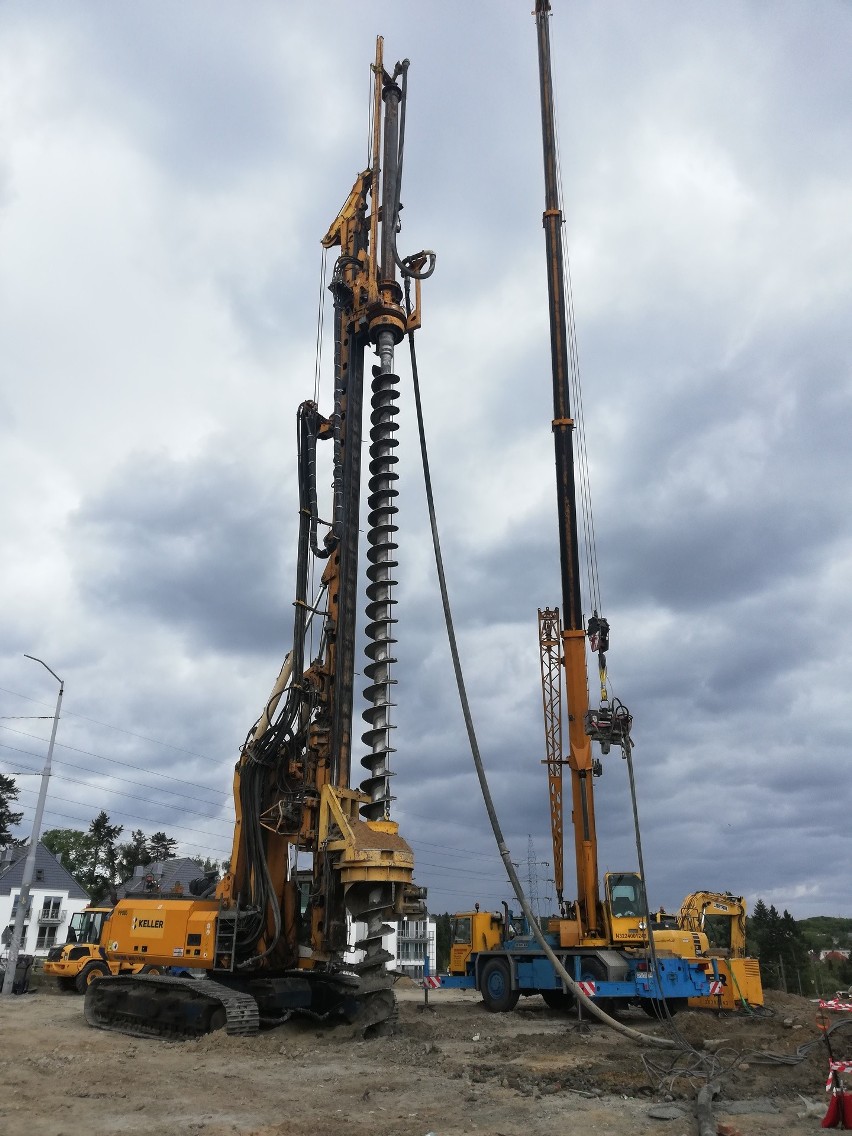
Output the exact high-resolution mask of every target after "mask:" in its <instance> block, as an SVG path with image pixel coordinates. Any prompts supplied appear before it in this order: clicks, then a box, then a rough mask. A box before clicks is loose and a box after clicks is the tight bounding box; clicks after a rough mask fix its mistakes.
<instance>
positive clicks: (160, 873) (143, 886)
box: [116, 856, 204, 899]
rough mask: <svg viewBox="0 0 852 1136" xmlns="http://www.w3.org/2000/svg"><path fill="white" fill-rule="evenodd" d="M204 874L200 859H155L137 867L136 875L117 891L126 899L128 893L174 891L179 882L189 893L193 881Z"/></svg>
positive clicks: (185, 892) (161, 893) (149, 893)
mask: <svg viewBox="0 0 852 1136" xmlns="http://www.w3.org/2000/svg"><path fill="white" fill-rule="evenodd" d="M203 875H204V869H203V868H202V867H201V865H200V864H199V863H198V861H197V860H191V859H190V858H189V857H187V856H184V857H176V858H175V859H172V860H154V861H153V863H151V864H146V865H145V866H144V868H137V869H136V874H135V875H133V876H131V877H130V879H129V880H125V881H124V883H123V884H119V886H118V887H117V888H116V893H117V895H118V898H119V899H124V897H125V896H127V895H151V893H152V892H159V894H160V895H165V894H168V892H171V891H174V889H175V885H176V884H179V885H180V887H181V889H182V890H183V893H184V895H189V894H190V892H189V885H190V883H191V881H192V880H197V879H199V877H200V876H203ZM152 885H153V886H152Z"/></svg>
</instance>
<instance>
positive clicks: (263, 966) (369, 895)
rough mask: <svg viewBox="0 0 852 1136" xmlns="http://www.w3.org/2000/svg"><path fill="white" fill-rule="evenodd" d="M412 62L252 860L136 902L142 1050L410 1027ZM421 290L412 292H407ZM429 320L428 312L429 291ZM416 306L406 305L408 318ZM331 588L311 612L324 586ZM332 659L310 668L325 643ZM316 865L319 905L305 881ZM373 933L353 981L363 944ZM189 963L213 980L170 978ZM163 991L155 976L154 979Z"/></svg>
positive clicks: (349, 281) (377, 180) (427, 261)
mask: <svg viewBox="0 0 852 1136" xmlns="http://www.w3.org/2000/svg"><path fill="white" fill-rule="evenodd" d="M408 66H409V64H408V60H405V61H403V62H402V63H397V64H396V66H395V67H394V68H393V70H392V72H390V73H389V72H388V71H387V70H385V67H384V61H383V41H382V39H381V37H379V39H378V40H377V44H376V58H375V63H374V64H373V67H372V73H373V93H372V96H371V108H372V134H371V153H370V164H369V166H368V168H366V169H365V170H364V171H363V172H362V173H360V174H359V176H358V177H357V178H356V181H355V184H354V185H353V187H352V190H351V192H350V193H349V195H348V197H347V198H346V200H345V202H344V204H343V207H342V208H341V209H340V212H339V213H338V215H337V217H336V218H335V220H334V222H333V223H332V225H331V226H330V228H329V229H328V232H327V233H326V234H325V236H324V237H323V239H322V245H323V248H324V249H325V250H334V251H335V252H336V259H335V262H334V267H333V271H332V274H331V280H330V284H329V288H330V291H331V293H332V297H333V302H334V361H333V369H334V395H333V406H332V408H331V413H329V414H328V415H327V416H324V415H323V414H321V413H320V411H319V408H318V406H317V404H316V402H314V401H306V402H304V403H302V405H301V406H300V407H299V409H298V414H297V422H298V484H299V529H298V546H297V556H296V585H295V601H294V619H293V639H292V646H291V648H290V650H289V652H288V653H287V656H286V658H285V661H284V664H283V666H282V668H281V671H280V673H279V675H278V678H277V680H276V682H275V684H274V686H273V689H272V692H271V694H270V696H269V698H268V699H267V701H266V703H265V705H264V708H263V712H262V713H261V715H260V717H259V718H258V720H257V721H256V723H255V724H254V726H253V727H252V729H251V730H250V731H249V734H248V737H247V738H246V741H245V743H244V745H243V746H242V749H241V752H240V756H239V760H238V761H237V764H236V769H235V773H234V786H233V787H234V802H235V813H236V818H235V824H234V837H233V851H232V855H231V860H230V865H229V870H228V872H227V874H226V875H225V877H224V879H223V880H221V881H220V882H218V883H216V884H213V883H212V881H208V882H205V881H204V880H200V881H197V886H194V887H193V888H191V889H190V890H191V891H193V892H195V893H197V894H193V895H191V896H156V897H152V898H127V899H123V900H120V901H119V902H118V903H117V904H116V905H115V907H114V908H113V910H112V912H111V914H110V916H109V920H108V926H107V927H106V928H105V929H104V932H103V934H102V936H101V942H102V943H104V944H105V949H106V951H107V952H108V954H109V956H110V958H111V959H115V960H118V961H120V962H123V963H125V964H128V965H133V964H138V963H142V964H143V969H144V970H147V971H148V973H147V974H141V975H124V976H116V977H107V976H103V977H100V976H97V975H95V976H94V977H96V978H97V981H92V982H90V984H89V986H88V990H87V993H86V1001H85V1013H86V1017H87V1020H88V1021H89V1023H90V1024H92V1025H95V1026H99V1027H102V1028H106V1029H118V1030H121V1031H123V1032H129V1033H136V1034H142V1035H160V1036H167V1037H194V1036H199V1035H200V1034H203V1033H205V1032H209V1031H210V1030H212V1029H217V1028H222V1027H224V1028H226V1029H227V1031H228V1032H230V1033H235V1034H251V1033H253V1032H255V1031H256V1030H257V1028H258V1025H259V1023H260V1022H270V1023H274V1022H277V1021H281V1020H283V1019H285V1018H286V1017H287V1016H289V1015H290V1014H291V1013H293V1012H299V1011H300V1012H304V1013H308V1014H311V1015H313V1016H314V1017H319V1018H332V1019H337V1020H339V1019H340V1018H341V1017H343V1018H345V1019H348V1020H349V1021H352V1022H355V1023H356V1025H357V1028H358V1029H360V1030H362V1031H366V1030H368V1029H372V1028H374V1027H380V1026H381V1025H383V1024H384V1023H387V1022H388V1021H389V1020H390V1019H391V1018H392V1016H393V1013H394V1006H395V1003H394V996H393V991H392V989H391V976H390V974H389V972H388V971H387V968H386V966H385V963H386V961H387V960H388V959H389V958H390V956H389V955H388V954H387V952H386V951H385V950H384V949H383V946H382V936H383V934H384V933H385V932H386V931H388V930H389V928H388V927H387V925H386V924H387V921H388V920H389V919H393V920H395V919H397V918H399V917H400V916H402V915H406V914H420V913H422V910H423V902H422V901H423V899H424V898H425V893H423V892H421V891H420V889H418V888H416V887H415V886H414V884H413V882H412V880H413V872H414V857H413V854H412V852H411V849H410V847H409V846H408V844H407V843H406V842H405V841H404V840H403V839H402V837H401V836H400V835H399V833H398V831H397V825H396V823H395V822H394V821H393V820H391V815H390V806H391V802H392V800H393V797H392V795H391V792H390V778H391V776H392V770H391V768H390V756H391V754H392V753H393V747H392V746H391V731H392V729H393V724H392V721H391V710H392V705H393V703H392V700H391V691H392V687H393V684H394V681H395V680H394V678H393V665H394V663H395V659H394V657H393V645H394V642H395V640H394V637H393V628H394V624H395V623H396V620H395V619H394V614H393V613H394V605H395V602H396V601H395V600H394V598H393V589H394V584H395V581H394V578H393V576H394V569H395V567H396V560H395V558H394V557H395V552H396V547H397V546H396V544H395V543H394V534H395V532H396V525H395V521H394V518H395V515H396V513H397V508H396V504H395V501H396V498H397V489H396V481H397V474H396V471H395V466H396V464H397V457H396V454H395V450H396V447H397V442H396V437H395V435H396V430H397V426H396V416H397V399H398V397H399V385H400V379H399V377H398V376H397V375H396V374H395V372H394V349H395V347H396V346H397V345H398V344H399V343H400V342H401V340H402V339H403V337H404V336H406V335H410V334H412V333H413V332H414V331H415V330H416V329H417V328H419V326H420V283H421V280H423V279H425V278H426V277H427V276H429V275H431V272H432V270H433V269H434V263H435V257H434V254H433V253H431V252H422V253H418V254H417V255H415V256H409V257H405V258H401V257H400V255H399V253H398V251H397V243H396V242H397V233H398V230H399V227H400V225H399V216H400V209H401V202H400V183H401V174H402V158H403V146H404V137H405V108H406V97H407V77H408ZM401 281H402V283H401ZM412 283H413V284H414V294H415V298H414V302H413V303H412V302H411V299H410V293H411V284H412ZM404 300H405V302H404ZM368 350H369V351H373V352H374V353H375V355H376V356H377V357H378V363H377V364H376V365H375V366H373V368H372V382H371V388H370V393H369V397H370V412H369V413H370V426H369V441H368V445H367V447H366V450H367V453H368V455H369V467H368V473H369V480H368V483H367V496H366V503H367V518H366V526H365V532H366V541H367V552H366V559H367V562H368V567H367V569H366V576H367V581H366V587H365V592H366V617H367V624H366V629H365V634H366V639H367V646H366V655H367V661H366V664H365V665H363V667H362V670H363V673H364V674H365V675H366V677H367V679H368V685H367V687H366V689H365V690H364V692H363V694H364V698H365V700H366V703H367V708H366V709H365V710H364V711H363V715H362V716H363V718H364V720H365V722H366V730H365V731H364V732H363V733H362V735H361V739H362V742H363V743H364V746H365V749H366V753H365V755H364V756H363V757H362V758H361V765H362V766H363V767H364V771H365V772H364V775H363V779H362V780H361V783H360V788H358V789H355V788H352V787H351V783H350V777H351V765H352V756H353V754H352V751H353V742H352V729H353V724H352V719H353V708H354V675H355V662H356V613H357V607H358V602H359V520H360V518H359V513H360V503H361V489H362V468H361V467H362V460H361V459H362V448H363V442H364V441H366V439H365V438H364V436H363V435H364V433H365V430H364V426H363V418H364V409H365V408H364V403H365V391H364V367H365V356H366V354H367V352H368ZM323 445H324V446H325V450H326V452H327V454H328V457H329V458H330V465H331V471H332V472H331V506H330V514H329V515H328V517H327V519H323V518H322V517H321V516H320V512H319V506H318V493H317V457H318V452H319V451H320V449H321V447H322V446H323ZM317 563H322V564H323V565H324V569H323V571H322V575H321V582H320V584H319V586H318V588H317V591H316V594H311V592H310V587H311V580H312V579H313V574H312V568H313V567H314V565H316V564H317ZM314 624H316V625H317V626H318V633H317V635H316V639H317V641H318V648H317V650H316V653H315V654H314V656H313V657H312V658H309V657H308V652H309V649H310V644H311V642H312V639H311V632H312V631H313V629H314ZM306 858H310V862H311V869H310V872H309V880H308V882H307V886H306V887H304V888H300V880H301V878H303V873H302V871H301V870H300V867H299V866H300V864H302V863H304V861H305V859H306ZM351 921H354V922H355V923H356V924H357V925H361V926H364V927H365V931H364V934H363V936H362V937H361V938H360V939H359V940H358V941H357V942H356V943H355V944H354V945H355V947H356V948H358V949H359V951H360V953H361V954H362V956H363V957H362V959H361V961H360V962H358V963H356V964H354V965H348V964H347V963H346V962H345V961H344V955H345V954H346V952H347V948H348V947H349V946H350V944H349V942H348V938H349V930H348V928H349V926H350V922H351ZM175 964H180V965H181V966H183V967H190V968H193V969H195V970H201V971H203V972H204V974H205V975H206V977H205V978H204V979H202V980H200V981H199V980H193V979H192V978H186V977H178V976H175V975H168V974H163V973H162V972H163V970H164V969H165V968H167V967H169V966H174V965H175ZM152 972H156V973H152Z"/></svg>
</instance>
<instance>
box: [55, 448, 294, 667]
mask: <svg viewBox="0 0 852 1136" xmlns="http://www.w3.org/2000/svg"><path fill="white" fill-rule="evenodd" d="M244 456H245V458H246V461H245V465H244V466H238V465H236V463H235V462H233V461H224V460H221V459H216V458H213V459H206V460H205V459H201V460H198V461H186V462H179V461H175V460H172V459H169V458H167V457H165V456H163V455H140V456H137V457H135V458H132V459H129V460H128V462H127V464H126V465H125V466H124V468H123V469H122V470H120V471H117V472H116V475H115V476H114V478H113V479H112V480H111V482H110V484H109V486H108V488H107V489H105V490H104V491H103V492H102V493H100V494H99V495H97V496H96V497H94V498H93V499H91V500H89V501H87V502H86V503H84V504H83V506H82V507H81V508H80V510H79V511H78V512H77V514H76V516H75V517H74V518H73V519H72V521H71V523H70V528H71V532H72V537H73V539H74V541H75V544H76V546H77V548H78V550H79V551H80V555H81V560H82V564H81V566H80V568H79V569H78V582H79V587H80V591H81V594H82V596H83V598H84V600H85V602H86V603H87V604H89V605H91V606H93V607H97V608H104V607H105V608H111V609H113V610H114V611H115V612H117V613H118V614H119V615H121V614H134V615H136V616H138V617H142V618H154V619H156V620H158V621H159V622H161V623H162V624H164V625H165V624H172V625H176V626H183V627H184V628H185V629H186V631H187V633H188V634H189V635H190V636H191V637H192V638H193V639H194V640H195V641H196V642H198V643H199V644H201V645H203V646H204V647H206V648H214V649H218V650H227V651H231V652H234V651H249V652H256V651H264V650H267V649H270V648H271V647H273V646H274V645H275V644H276V643H278V644H279V645H280V643H281V641H282V638H283V637H284V636H286V634H287V630H286V629H287V598H286V592H285V590H284V584H283V581H285V580H286V579H287V573H286V559H287V556H290V557H292V556H293V552H292V549H291V543H292V542H291V541H290V540H289V539H288V537H290V536H291V534H292V525H291V524H288V523H287V520H286V518H285V517H283V516H282V502H281V498H280V494H273V493H272V492H271V491H270V489H269V488H268V487H266V486H264V485H263V484H262V483H260V482H257V481H254V480H253V479H252V476H251V469H250V467H251V461H250V459H249V456H248V454H245V455H244ZM285 550H286V552H285Z"/></svg>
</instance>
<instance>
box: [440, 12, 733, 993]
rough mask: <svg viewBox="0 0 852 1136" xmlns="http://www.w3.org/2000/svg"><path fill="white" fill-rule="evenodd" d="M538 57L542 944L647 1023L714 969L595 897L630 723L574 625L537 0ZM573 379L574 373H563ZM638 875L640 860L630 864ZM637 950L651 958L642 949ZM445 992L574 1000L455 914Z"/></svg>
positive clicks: (523, 949) (568, 350)
mask: <svg viewBox="0 0 852 1136" xmlns="http://www.w3.org/2000/svg"><path fill="white" fill-rule="evenodd" d="M534 15H535V19H536V28H537V36H538V61H539V78H540V92H541V119H542V140H543V150H544V179H545V209H544V215H543V224H544V230H545V241H546V255H547V286H548V301H549V315H550V345H551V367H552V377H553V421H552V429H553V436H554V445H555V461H556V490H557V507H558V527H559V554H560V568H561V584H562V616H561V618H560V613H559V611H558V610H557V609H551V608H548V609H543V610H540V611H539V644H540V655H541V674H542V691H543V705H544V719H545V740H546V754H547V757H546V760H545V764H546V765H547V767H548V784H549V795H550V812H551V830H552V839H553V851H554V861H553V862H554V873H555V881H556V891H557V898H558V902H559V908H560V914H559V917H558V918H555V919H551V920H549V923H548V926H547V929H546V935H547V941H548V945H549V946H550V947H551V949H552V950H553V951H554V952H555V953H556V956H557V958H558V959H559V961H560V962H561V963H562V965H563V966H564V967H565V969H566V971H567V972H568V973H569V975H571V976H572V977H573V979H574V980H575V982H577V983H579V984H580V989H581V990H582V991H583V993H585V994H587V995H588V994H591V995H592V996H594V997H595V998H597V999H598V1000H599V1001H601V1002H603V1001H606V1003H607V1004H608V1005H610V1006H615V1005H617V1004H619V1003H621V1004H623V1003H626V1002H638V1003H641V1004H642V1006H643V1008H645V1009H646V1010H648V1012H649V1013H655V1012H657V1011H658V1009H659V1008H660V1002H661V1000H662V999H665V1001H666V1002H667V1004H668V1005H669V1007H670V1008H671V1009H677V1008H680V1007H682V1006H685V1005H686V1004H687V1001H688V999H690V998H692V997H701V996H705V995H709V994H711V993H714V992H716V990H717V988H718V986H719V981H718V973H717V970H716V963H715V961H714V960H712V959H708V958H706V957H703V956H704V948H706V945H707V940H706V937H703V936H702V935H700V934H693V933H692V932H690V931H684V930H683V929H682V928H679V927H677V926H675V927H668V928H659V929H657V930H656V931H654V932H653V943H652V944H651V943H650V941H649V936H650V934H651V932H650V930H649V922H650V920H649V913H648V908H647V900H646V897H645V889H644V884H643V879H642V874H641V871H640V872H617V873H615V872H610V873H608V874H607V876H606V878H605V895H604V898H603V899H602V898H601V892H600V883H599V875H598V857H597V835H596V830H595V799H594V778H595V777H596V776H597V775H599V774H600V773H601V772H602V765H601V761H600V759H598V758H596V757H594V756H593V753H592V742H593V741H594V742H597V743H598V744H599V745H600V748H601V752H602V753H603V754H604V755H605V754H607V753H609V752H610V750H611V749H612V747H613V746H615V747H616V748H620V749H621V750H622V752H623V753H624V756H625V757H626V758H627V759H628V767H629V769H630V770H631V779H632V761H631V758H630V751H631V745H632V743H631V739H630V729H631V724H632V718H631V716H630V714H629V712H628V711H627V709H626V707H624V706H623V704H622V703H620V702H618V701H617V700H611V699H610V698H609V694H608V689H607V678H606V653H607V651H608V649H609V625H608V623H607V621H606V619H604V618H603V617H602V616H601V615H599V614H598V612H597V610H595V611H594V613H593V615H592V616H591V618H590V619H589V621H588V624H585V622H584V619H583V612H582V603H581V594H580V571H581V567H580V565H581V562H580V555H579V537H578V521H577V511H578V510H577V492H576V488H575V476H574V442H573V433H574V428H575V420H574V418H573V417H572V412H571V400H570V391H571V386H572V365H575V362H576V356H575V353H574V341H573V336H572V335H571V334H569V328H568V323H567V318H566V311H567V304H566V283H565V281H566V275H565V267H564V253H563V244H562V224H563V215H562V209H561V205H560V200H559V185H558V174H557V155H556V141H555V121H554V118H555V116H554V105H553V84H552V75H551V63H550V33H549V17H550V0H536V5H535V12H534ZM573 377H574V378H576V375H574V376H573ZM587 641H588V643H589V645H590V646H591V648H592V650H593V651H594V652H595V653H596V654H597V659H598V671H599V677H600V692H601V698H600V704H599V706H598V707H596V708H594V709H592V708H591V707H590V703H589V689H588V672H587V667H586V644H587ZM563 671H564V675H565V688H566V690H565V693H566V700H567V705H568V756H567V758H564V757H563V751H562V674H563ZM565 765H567V766H568V768H569V770H570V775H571V799H572V821H573V828H574V859H575V865H576V878H577V898H576V900H575V901H573V902H571V903H566V901H565V899H564V895H563V858H564V857H563V839H564V838H563V831H564V819H563V804H562V794H563V788H562V774H563V767H564V766H565ZM640 869H641V858H640ZM649 946H650V947H651V949H650V950H649V949H648V948H649ZM442 984H443V985H446V986H462V987H471V986H473V987H475V988H476V989H478V990H479V991H480V992H481V993H482V996H483V1000H484V1002H485V1006H486V1008H487V1009H489V1010H492V1011H506V1010H511V1009H513V1008H514V1006H515V1005H516V1003H517V1001H518V998H519V996H520V995H522V994H533V993H540V994H542V995H543V996H544V998H545V1000H546V1001H547V1002H548V1004H550V1005H551V1006H554V1007H565V1008H567V1007H568V1006H569V1005H571V1004H572V1001H573V995H572V994H571V993H570V992H569V991H568V990H567V989H566V987H565V984H564V983H563V981H562V979H561V978H560V976H559V974H558V973H557V971H556V969H555V968H554V966H553V964H552V963H551V961H549V959H548V958H547V956H546V954H545V953H544V951H543V950H542V948H541V945H540V944H539V943H538V941H537V939H536V938H535V937H534V936H533V935H532V934H531V933H530V927H529V926H528V925H527V922H526V920H525V919H523V918H522V917H519V916H512V915H511V913H510V912H509V909H508V906H506V907H505V911H504V913H503V914H502V915H500V914H499V913H491V912H484V911H480V909H479V907H478V905H477V908H476V909H475V910H474V911H472V912H462V913H459V914H458V915H456V916H455V917H454V920H453V924H452V947H451V958H450V972H449V974H448V975H446V976H443V977H442Z"/></svg>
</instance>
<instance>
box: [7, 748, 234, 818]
mask: <svg viewBox="0 0 852 1136" xmlns="http://www.w3.org/2000/svg"><path fill="white" fill-rule="evenodd" d="M5 760H6V759H5V758H3V757H0V761H5ZM55 764H57V765H64V764H65V762H59V761H57V762H56V763H55ZM27 772H29V773H39V772H41V771H40V770H38V769H30V770H28V771H27ZM52 776H53V777H54V778H55V779H56V780H57V781H67V782H68V783H69V784H70V785H84V786H85V787H86V788H91V787H92V785H91V782H90V781H78V780H77V778H76V777H63V775H62V774H61V773H54V774H52ZM158 791H159V792H165V790H163V789H160V790H158ZM98 792H100V793H113V794H114V795H115V796H117V797H124V798H125V799H126V800H129V801H145V800H147V798H146V797H137V796H136V794H135V793H127V792H125V790H124V789H110V788H109V787H108V786H107V785H98ZM148 803H149V804H151V805H154V806H155V807H156V808H158V809H180V810H181V811H183V812H185V813H186V812H188V813H191V814H192V816H199V817H208V818H209V819H210V820H219V819H220V818H219V817H218V816H216V814H215V813H200V812H199V811H198V809H185V808H184V807H183V805H182V804H180V805H169V804H167V803H166V802H165V801H149V802H148Z"/></svg>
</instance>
